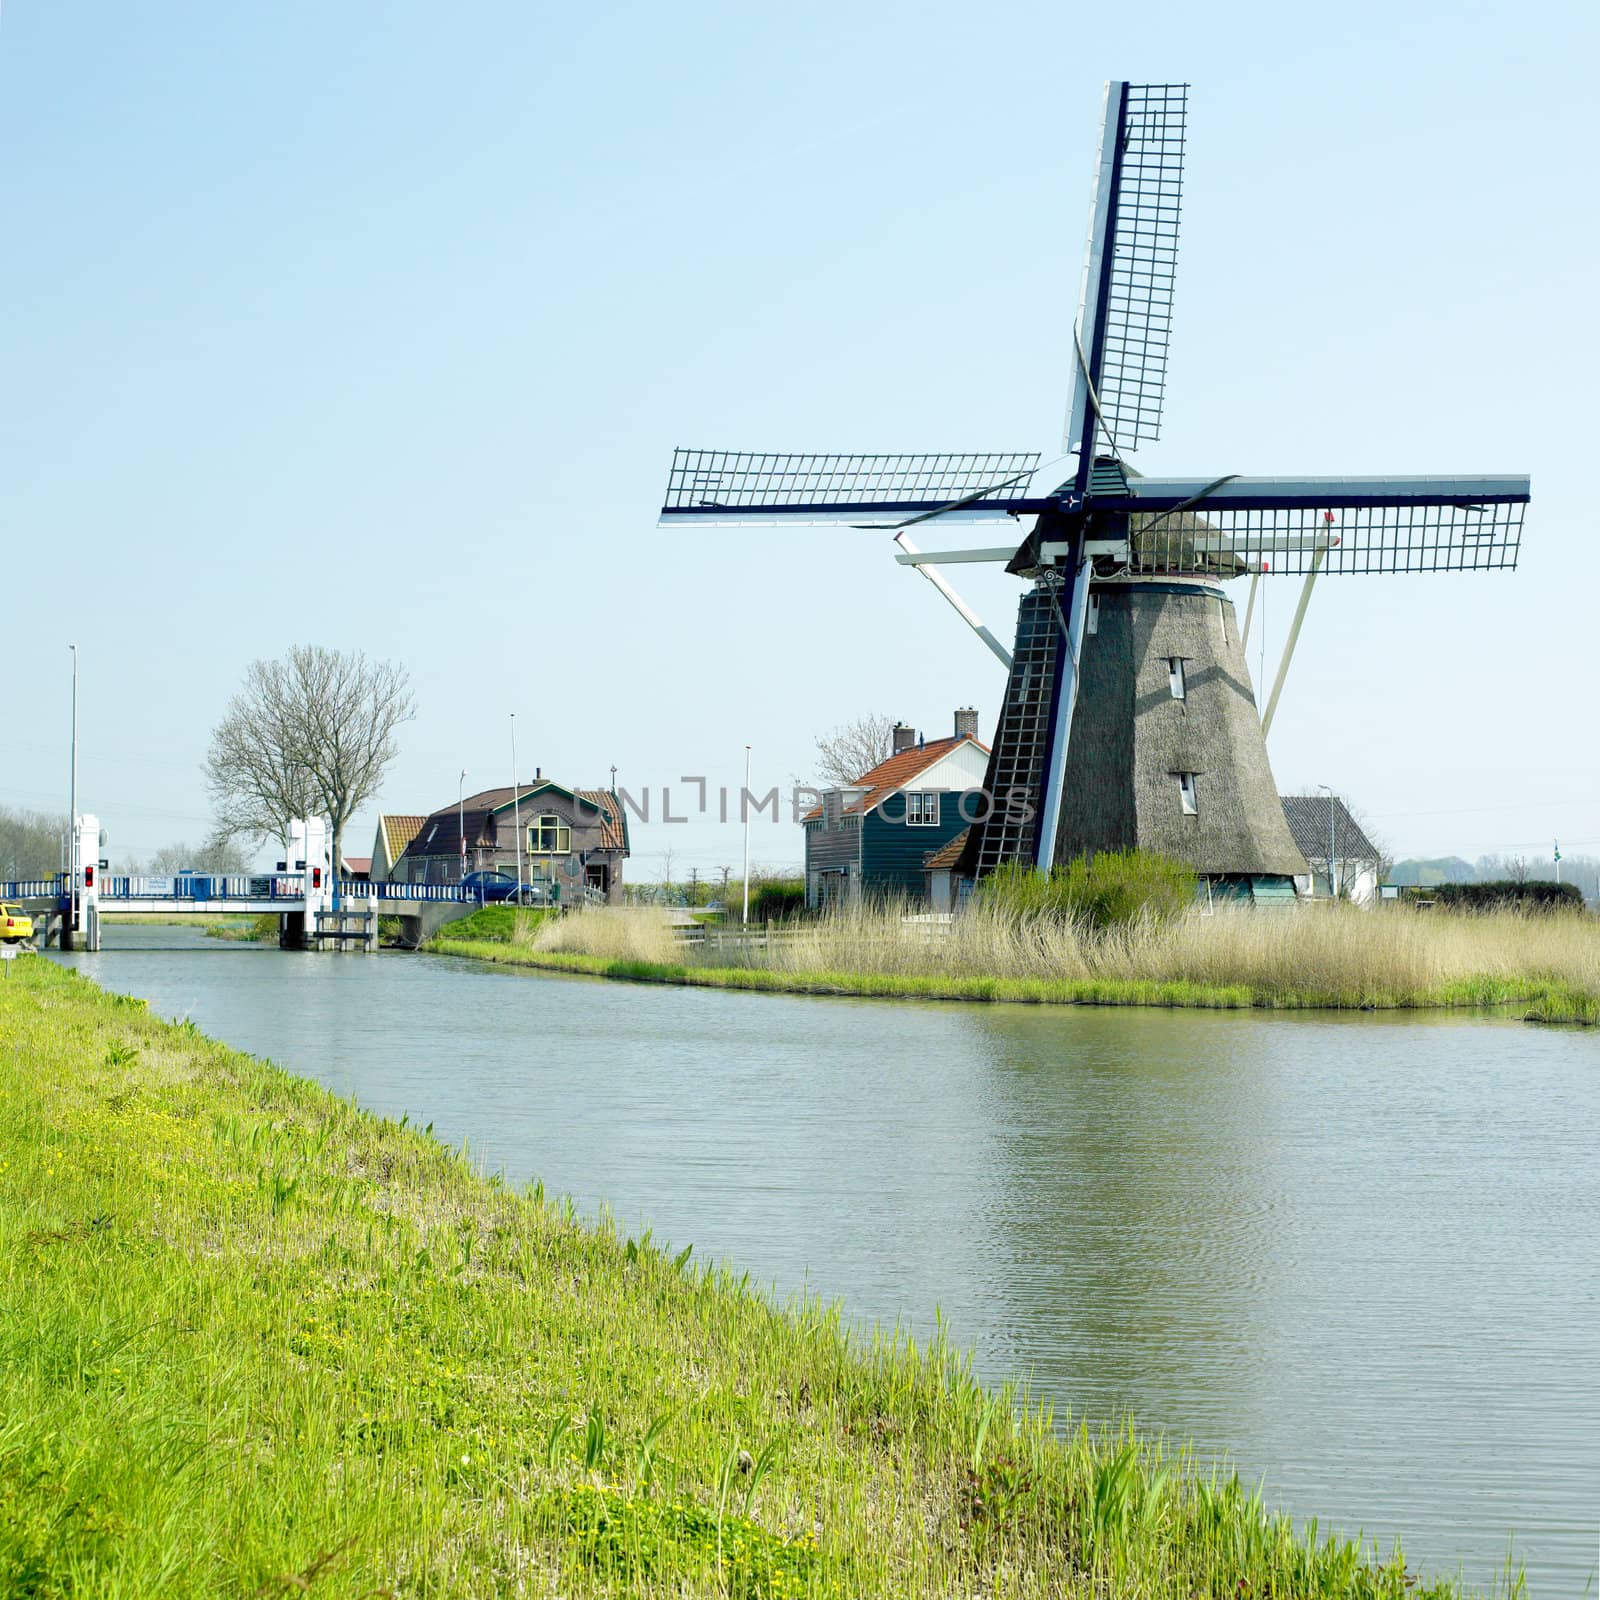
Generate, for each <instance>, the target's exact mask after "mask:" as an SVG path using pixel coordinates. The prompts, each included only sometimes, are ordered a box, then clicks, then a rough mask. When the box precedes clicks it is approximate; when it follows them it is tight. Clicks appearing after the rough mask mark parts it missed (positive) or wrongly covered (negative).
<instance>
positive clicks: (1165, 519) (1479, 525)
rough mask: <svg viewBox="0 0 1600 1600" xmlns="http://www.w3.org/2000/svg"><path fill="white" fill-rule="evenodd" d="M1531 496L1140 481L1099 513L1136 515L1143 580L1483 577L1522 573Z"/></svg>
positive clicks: (1327, 483)
mask: <svg viewBox="0 0 1600 1600" xmlns="http://www.w3.org/2000/svg"><path fill="white" fill-rule="evenodd" d="M1529 492H1530V490H1529V482H1528V480H1527V479H1526V478H1512V477H1505V478H1488V477H1470V478H1230V479H1228V480H1226V481H1225V482H1221V483H1211V484H1207V483H1205V482H1203V481H1201V480H1190V479H1184V478H1136V479H1132V480H1130V481H1129V483H1128V486H1127V492H1126V493H1123V494H1119V495H1114V496H1105V497H1098V496H1097V497H1096V499H1095V501H1094V504H1095V508H1096V510H1103V511H1111V512H1120V511H1126V512H1128V513H1129V545H1130V560H1129V566H1130V568H1131V569H1132V570H1133V571H1136V572H1160V571H1167V572H1211V573H1215V574H1217V575H1218V576H1223V577H1227V576H1231V575H1233V574H1235V573H1238V572H1241V571H1245V570H1256V569H1258V568H1259V566H1260V565H1262V564H1263V563H1264V564H1265V565H1266V566H1267V567H1268V568H1269V569H1270V570H1271V571H1273V572H1276V573H1280V574H1287V575H1291V576H1293V575H1302V576H1303V575H1304V574H1305V573H1307V572H1309V571H1310V570H1311V565H1312V562H1313V561H1316V562H1317V565H1318V568H1319V570H1320V571H1321V572H1322V573H1325V574H1329V575H1333V574H1338V573H1346V574H1352V573H1397V572H1483V571H1491V570H1496V569H1501V568H1514V567H1515V566H1516V564H1517V556H1518V554H1519V552H1520V548H1521V540H1522V518H1523V512H1524V509H1525V508H1526V506H1527V503H1528V498H1529ZM1319 552H1320V558H1319Z"/></svg>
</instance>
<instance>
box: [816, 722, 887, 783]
mask: <svg viewBox="0 0 1600 1600" xmlns="http://www.w3.org/2000/svg"><path fill="white" fill-rule="evenodd" d="M894 727H895V724H894V718H893V717H883V716H879V715H878V713H877V712H875V711H869V712H868V713H867V715H866V716H864V717H857V718H856V720H855V721H854V722H847V723H845V724H844V725H843V726H842V727H838V728H835V729H834V730H833V731H832V732H831V733H826V734H821V735H819V736H818V738H817V772H818V774H819V776H820V777H821V779H822V781H823V783H825V784H851V783H854V782H855V781H856V779H857V778H859V777H860V776H861V774H862V773H863V772H867V771H870V770H871V769H872V768H873V767H875V766H877V765H878V763H879V762H880V761H887V760H888V759H889V757H890V756H891V755H893V754H894Z"/></svg>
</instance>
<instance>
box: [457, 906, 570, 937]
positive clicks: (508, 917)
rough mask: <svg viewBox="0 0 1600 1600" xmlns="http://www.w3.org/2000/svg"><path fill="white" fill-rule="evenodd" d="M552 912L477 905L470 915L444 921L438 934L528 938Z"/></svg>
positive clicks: (552, 914)
mask: <svg viewBox="0 0 1600 1600" xmlns="http://www.w3.org/2000/svg"><path fill="white" fill-rule="evenodd" d="M554 915H559V913H557V912H550V911H545V910H543V909H529V908H527V907H519V906H479V907H478V909H477V910H476V911H474V912H472V913H471V914H470V915H468V916H465V917H457V918H456V920H455V921H454V922H447V923H446V924H445V925H444V928H443V929H441V930H440V933H441V937H447V938H450V939H471V940H477V941H479V942H482V943H488V944H510V943H511V941H512V940H513V939H515V938H517V937H518V935H519V934H520V935H521V936H522V937H523V938H527V937H530V936H531V935H532V933H533V931H534V930H535V929H536V928H537V927H538V926H539V924H540V923H541V922H543V921H544V920H545V918H546V917H548V916H554Z"/></svg>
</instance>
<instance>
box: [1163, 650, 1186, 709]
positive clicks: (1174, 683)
mask: <svg viewBox="0 0 1600 1600" xmlns="http://www.w3.org/2000/svg"><path fill="white" fill-rule="evenodd" d="M1167 683H1168V686H1169V687H1170V688H1171V690H1172V698H1173V699H1174V700H1186V699H1187V698H1188V696H1189V690H1188V685H1187V684H1186V683H1185V682H1184V677H1183V657H1182V656H1168V657H1167Z"/></svg>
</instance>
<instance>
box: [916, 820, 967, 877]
mask: <svg viewBox="0 0 1600 1600" xmlns="http://www.w3.org/2000/svg"><path fill="white" fill-rule="evenodd" d="M971 832H972V829H971V828H963V829H962V830H961V832H960V833H958V834H957V835H956V836H955V838H953V839H952V840H951V841H950V842H949V843H948V844H946V845H943V846H941V847H940V848H939V849H937V850H931V851H929V852H928V854H927V855H925V856H924V857H923V858H922V870H923V871H924V872H954V871H955V869H956V868H957V867H958V866H960V865H961V852H962V851H963V850H964V849H966V847H967V835H968V834H969V833H971Z"/></svg>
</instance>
